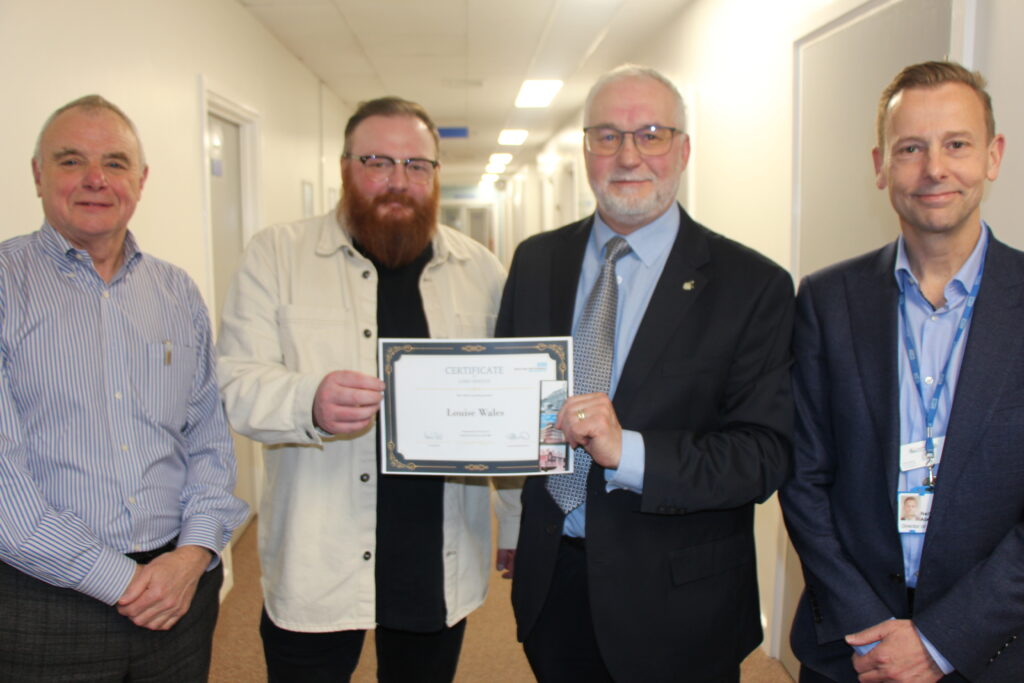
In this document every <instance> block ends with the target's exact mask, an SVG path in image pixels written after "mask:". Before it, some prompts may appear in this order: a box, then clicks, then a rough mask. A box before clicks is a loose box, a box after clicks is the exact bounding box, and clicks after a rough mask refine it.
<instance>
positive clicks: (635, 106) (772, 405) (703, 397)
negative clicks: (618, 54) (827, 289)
mask: <svg viewBox="0 0 1024 683" xmlns="http://www.w3.org/2000/svg"><path fill="white" fill-rule="evenodd" d="M583 132H584V155H585V158H586V163H587V175H588V177H589V180H590V186H591V188H592V189H593V191H594V195H595V197H596V199H597V213H596V214H595V215H593V216H589V217H587V218H585V219H584V220H582V221H579V222H578V223H574V224H572V225H568V226H566V227H564V228H561V229H560V230H554V231H551V232H546V233H541V234H540V235H536V236H535V237H532V238H530V239H529V240H527V241H526V242H524V243H523V244H522V245H520V247H519V249H518V250H517V251H516V255H515V259H514V261H513V263H512V268H511V271H510V273H509V279H508V283H507V285H506V287H505V293H504V297H503V299H502V303H501V312H500V314H499V316H498V327H497V335H498V336H500V337H533V336H547V335H565V334H572V335H573V343H574V351H573V353H574V384H575V393H576V395H574V396H572V397H571V398H570V399H569V400H568V401H566V403H565V405H564V407H563V408H562V410H561V412H560V413H559V416H558V422H557V425H556V426H557V428H558V429H560V430H562V432H564V433H565V435H566V437H567V439H568V441H569V442H570V443H571V444H572V445H573V446H574V447H577V450H576V455H575V458H576V465H575V471H574V472H573V474H561V475H555V476H551V477H547V478H539V477H534V478H531V479H530V480H529V481H528V482H527V483H526V485H525V487H524V489H523V519H522V530H521V533H520V536H519V544H518V547H517V551H516V553H517V554H516V575H515V578H514V580H513V584H512V603H513V606H514V607H515V612H516V620H517V622H518V631H519V639H520V640H522V641H523V645H524V648H525V650H526V655H527V657H528V658H529V660H530V665H531V666H532V667H533V671H534V673H535V674H536V675H537V678H538V679H539V680H540V681H542V682H546V681H552V682H555V681H588V683H594V682H597V681H612V680H614V681H619V682H623V681H638V682H640V681H642V682H644V683H651V682H653V681H683V680H685V681H716V683H721V682H722V681H739V664H740V660H742V659H743V657H744V656H746V654H747V653H749V652H750V651H751V650H752V649H753V648H754V647H755V646H756V645H757V643H758V642H760V640H761V624H760V621H759V617H758V614H759V608H758V597H757V572H756V564H755V562H754V532H753V515H754V503H755V502H760V501H764V500H765V499H767V498H768V497H769V496H771V495H772V492H774V491H775V489H776V488H777V487H778V486H779V484H781V483H782V481H783V480H784V479H785V476H786V472H787V469H788V463H789V450H790V432H791V422H792V406H791V402H790V393H789V363H790V354H789V338H790V327H791V324H792V309H793V299H792V297H793V286H792V282H791V280H790V278H789V275H787V274H786V272H785V271H784V270H782V269H781V268H779V267H778V266H777V265H775V264H774V263H772V262H770V261H768V259H766V258H764V257H763V256H761V255H759V254H757V253H755V252H753V251H751V250H750V249H747V248H746V247H743V246H742V245H739V244H737V243H735V242H732V241H730V240H728V239H726V238H724V237H722V236H720V235H717V234H715V233H713V232H711V231H710V230H708V229H707V228H705V227H703V226H702V225H699V224H698V223H696V222H694V221H693V220H692V219H691V218H690V217H689V215H687V213H686V212H685V211H684V210H683V208H682V207H681V206H680V205H679V204H677V203H676V201H675V197H676V193H677V191H678V188H679V181H680V175H681V174H682V172H683V170H684V169H685V168H686V163H687V161H688V159H689V156H690V142H689V137H688V136H687V134H686V132H685V120H684V110H683V101H682V98H681V97H680V96H679V92H678V91H677V90H676V88H675V86H673V85H672V83H671V81H669V80H668V79H666V78H665V77H664V76H663V75H661V74H660V73H658V72H656V71H654V70H652V69H647V68H644V67H636V66H628V65H627V66H625V67H620V68H619V69H616V70H615V71H612V72H611V73H609V74H607V75H606V76H604V77H603V78H601V79H600V80H599V81H598V83H597V84H596V85H595V86H594V87H593V89H592V90H591V91H590V95H589V96H588V98H587V103H586V107H585V109H584V128H583ZM599 378H600V381H598V379H599ZM591 463H592V464H591Z"/></svg>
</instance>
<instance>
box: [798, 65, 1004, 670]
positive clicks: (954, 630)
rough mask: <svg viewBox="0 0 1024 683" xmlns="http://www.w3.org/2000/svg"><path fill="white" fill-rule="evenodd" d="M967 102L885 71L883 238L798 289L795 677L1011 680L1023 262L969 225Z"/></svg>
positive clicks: (999, 142)
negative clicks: (889, 226)
mask: <svg viewBox="0 0 1024 683" xmlns="http://www.w3.org/2000/svg"><path fill="white" fill-rule="evenodd" d="M984 88H985V83H984V80H983V79H981V77H980V75H978V74H976V73H971V72H970V71H967V70H966V69H964V68H963V67H961V66H960V65H958V64H953V63H948V62H929V63H924V64H917V65H913V66H910V67H907V68H906V69H904V70H903V71H902V72H901V73H900V74H899V75H898V76H897V77H896V79H895V80H894V81H893V82H892V83H891V84H890V85H889V87H888V88H887V89H886V90H885V92H884V93H883V95H882V98H881V102H880V107H879V113H878V147H877V148H876V149H875V150H874V153H873V154H874V161H875V170H876V173H877V184H878V187H879V188H880V189H887V190H888V191H889V195H890V199H891V202H892V205H893V207H894V208H895V210H896V213H897V215H898V216H899V223H900V229H901V235H900V239H899V240H898V241H897V242H895V243H893V244H890V245H888V246H886V247H885V248H883V249H881V250H879V251H876V252H872V253H870V254H866V255H864V256H861V257H858V258H855V259H852V260H850V261H847V262H844V263H841V264H838V265H836V266H833V267H831V268H827V269H825V270H823V271H821V272H818V273H815V274H813V275H811V276H810V277H808V278H807V279H806V280H805V281H804V282H803V283H802V284H801V286H800V293H799V296H798V302H797V324H796V329H795V331H794V350H795V358H796V371H795V375H794V394H795V397H796V407H797V432H796V452H795V456H794V472H793V476H792V478H791V480H790V481H789V482H788V483H787V484H786V486H785V487H784V489H783V491H782V494H781V500H782V504H783V510H784V512H785V517H786V523H787V525H788V527H789V531H790V535H791V537H792V540H793V544H794V546H795V547H796V549H797V551H798V552H799V554H800V559H801V561H802V563H803V569H804V576H805V579H806V590H805V592H804V595H803V596H802V598H801V601H800V605H799V608H798V610H797V615H796V619H795V622H794V624H793V631H792V638H791V640H792V645H793V650H794V652H795V653H796V655H797V656H798V657H799V658H800V661H801V662H802V664H803V668H802V671H801V676H800V681H801V682H812V683H813V682H818V681H850V682H852V681H857V680H860V681H862V682H863V683H870V682H872V681H883V680H884V681H924V682H927V681H937V680H948V681H979V682H981V681H984V682H985V683H1011V682H1012V683H1019V682H1020V681H1022V680H1024V640H1021V639H1019V637H1018V636H1019V635H1020V634H1021V631H1022V629H1024V521H1022V520H1024V346H1022V342H1024V306H1022V304H1024V254H1022V253H1021V252H1019V251H1017V250H1015V249H1011V248H1010V247H1007V246H1006V245H1004V244H1002V243H1001V242H999V241H998V240H996V239H995V237H994V236H993V235H992V234H991V231H990V230H989V229H988V227H987V226H986V225H985V224H984V223H983V222H982V220H981V209H980V203H981V198H982V194H983V191H984V187H985V184H986V182H987V181H991V180H995V178H996V176H997V175H998V172H999V165H1000V162H1001V159H1002V154H1003V145H1004V142H1003V137H1002V136H1001V135H996V134H995V122H994V119H993V116H992V109H991V101H990V99H989V97H988V94H987V93H986V92H985V90H984ZM958 329H959V330H961V331H960V332H958V331H957V330H958ZM933 397H934V398H935V402H934V403H932V398H933ZM929 425H930V426H931V438H928V426H929ZM908 497H913V498H915V499H916V501H917V503H918V506H917V507H918V509H919V510H920V511H922V512H923V513H925V514H924V515H923V516H922V517H921V520H923V521H921V520H917V519H907V518H906V517H907V516H906V515H902V514H901V511H902V510H903V506H904V501H906V500H907V498H908ZM901 517H902V518H901Z"/></svg>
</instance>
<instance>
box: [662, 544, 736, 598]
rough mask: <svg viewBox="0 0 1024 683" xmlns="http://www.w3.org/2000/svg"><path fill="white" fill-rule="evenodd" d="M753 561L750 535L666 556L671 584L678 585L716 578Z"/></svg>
mask: <svg viewBox="0 0 1024 683" xmlns="http://www.w3.org/2000/svg"><path fill="white" fill-rule="evenodd" d="M753 561H754V542H753V540H752V539H751V538H750V537H749V536H731V537H729V538H723V539H720V540H717V541H711V542H710V543H703V544H701V545H695V546H692V547H690V548H682V549H681V550H675V551H673V552H671V553H669V568H670V570H671V572H672V583H673V584H674V585H676V586H681V585H683V584H684V583H690V582H691V581H699V580H700V579H706V578H709V577H712V576H717V575H718V574H722V573H724V572H727V571H729V570H730V569H735V568H736V567H739V566H741V565H744V564H748V563H750V562H753Z"/></svg>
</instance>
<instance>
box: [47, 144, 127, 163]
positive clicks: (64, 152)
mask: <svg viewBox="0 0 1024 683" xmlns="http://www.w3.org/2000/svg"><path fill="white" fill-rule="evenodd" d="M69 156H80V157H84V156H86V154H85V153H84V152H82V151H81V150H78V149H75V148H74V147H62V148H61V149H58V150H57V151H56V152H54V153H53V158H54V159H62V158H64V157H69ZM102 159H103V160H104V161H109V160H114V161H123V162H124V163H125V164H129V165H130V164H131V157H129V156H128V155H127V154H126V153H125V152H110V153H109V154H104V155H103V157H102Z"/></svg>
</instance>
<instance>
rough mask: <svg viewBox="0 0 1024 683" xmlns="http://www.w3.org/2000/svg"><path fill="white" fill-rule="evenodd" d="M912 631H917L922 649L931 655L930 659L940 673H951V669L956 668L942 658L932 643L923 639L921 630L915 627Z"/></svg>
mask: <svg viewBox="0 0 1024 683" xmlns="http://www.w3.org/2000/svg"><path fill="white" fill-rule="evenodd" d="M914 630H915V631H917V637H918V638H920V639H921V643H922V644H923V645H924V649H926V650H928V654H929V655H931V657H932V659H933V660H934V661H935V664H936V666H938V667H939V668H940V669H942V673H944V674H951V673H953V669H955V668H956V667H954V666H953V665H952V664H950V663H949V660H948V659H946V658H945V657H943V656H942V655H941V654H940V653H939V651H938V650H936V649H935V646H934V645H932V641H930V640H928V639H927V638H925V637H924V634H923V633H921V630H920V629H919V628H917V627H916V626H915V627H914Z"/></svg>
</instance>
